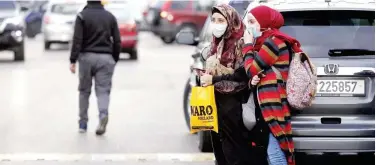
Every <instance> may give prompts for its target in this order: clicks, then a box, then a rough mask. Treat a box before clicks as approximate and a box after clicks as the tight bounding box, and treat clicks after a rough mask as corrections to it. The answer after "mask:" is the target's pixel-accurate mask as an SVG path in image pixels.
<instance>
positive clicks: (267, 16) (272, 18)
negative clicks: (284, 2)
mask: <svg viewBox="0 0 376 165" xmlns="http://www.w3.org/2000/svg"><path fill="white" fill-rule="evenodd" d="M249 13H251V14H252V15H253V16H254V17H255V18H256V20H257V22H258V23H259V24H260V28H261V29H268V30H266V31H264V32H262V35H261V36H260V37H258V38H257V39H256V43H255V46H254V50H256V51H258V50H260V48H261V46H262V45H263V43H264V41H265V40H266V39H267V38H269V37H271V36H275V37H277V38H279V39H281V40H283V41H285V42H288V43H289V44H290V45H291V47H292V50H293V51H294V52H302V50H301V49H300V43H299V41H297V40H296V39H295V38H292V37H290V36H288V35H287V34H284V33H282V32H281V31H279V28H281V27H282V26H283V24H284V23H285V20H284V19H283V16H282V14H281V13H280V12H278V11H277V10H274V9H272V8H270V7H268V6H258V7H255V8H253V9H252V10H251V11H249Z"/></svg>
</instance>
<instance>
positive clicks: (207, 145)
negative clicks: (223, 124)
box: [198, 131, 213, 152]
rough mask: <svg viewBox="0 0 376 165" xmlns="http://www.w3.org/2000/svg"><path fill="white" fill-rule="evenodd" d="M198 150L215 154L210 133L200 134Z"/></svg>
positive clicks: (202, 132) (203, 132) (201, 132)
mask: <svg viewBox="0 0 376 165" xmlns="http://www.w3.org/2000/svg"><path fill="white" fill-rule="evenodd" d="M198 149H199V150H200V151H201V152H213V147H212V142H211V137H210V131H200V132H198Z"/></svg>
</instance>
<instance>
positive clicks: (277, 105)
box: [243, 37, 295, 165]
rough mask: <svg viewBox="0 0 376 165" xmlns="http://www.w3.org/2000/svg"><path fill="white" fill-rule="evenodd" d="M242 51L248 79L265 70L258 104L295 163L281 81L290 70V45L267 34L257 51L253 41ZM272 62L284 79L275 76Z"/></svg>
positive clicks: (284, 89) (283, 147)
mask: <svg viewBox="0 0 376 165" xmlns="http://www.w3.org/2000/svg"><path fill="white" fill-rule="evenodd" d="M243 54H244V58H245V61H244V67H245V70H246V73H247V75H248V76H249V78H250V80H252V77H253V76H254V75H257V74H258V73H259V72H260V71H263V73H264V74H265V77H263V78H261V80H260V82H259V84H258V85H257V92H258V102H259V103H258V104H259V106H260V109H261V113H262V116H263V117H264V119H265V122H266V123H267V124H268V126H269V128H270V131H271V132H272V133H273V135H274V136H275V137H276V138H277V139H278V141H279V144H280V147H281V148H282V150H283V151H284V152H285V155H286V156H287V161H288V164H289V165H294V164H295V159H294V143H293V140H292V129H291V115H290V108H289V104H288V101H287V98H286V88H285V83H284V82H285V81H286V79H287V76H288V70H289V63H290V62H289V59H290V58H289V57H290V53H289V49H288V47H287V45H286V43H285V42H284V41H283V40H281V39H278V38H276V37H269V38H267V39H266V40H265V42H264V43H263V45H262V47H261V49H260V50H259V51H258V52H256V51H253V46H252V45H245V46H244V48H243ZM271 66H274V67H275V68H277V69H278V70H279V71H280V72H281V75H282V78H283V80H280V79H278V80H277V76H276V74H275V73H274V71H273V70H272V69H271Z"/></svg>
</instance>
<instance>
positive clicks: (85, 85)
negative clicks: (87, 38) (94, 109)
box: [78, 53, 115, 123]
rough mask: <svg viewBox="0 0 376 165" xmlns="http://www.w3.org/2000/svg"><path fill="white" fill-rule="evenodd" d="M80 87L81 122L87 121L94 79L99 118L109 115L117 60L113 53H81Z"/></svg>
mask: <svg viewBox="0 0 376 165" xmlns="http://www.w3.org/2000/svg"><path fill="white" fill-rule="evenodd" d="M78 60H79V61H78V62H79V72H78V74H79V87H78V90H79V91H80V100H79V106H80V121H79V122H80V123H87V121H88V112H87V111H88V109H89V98H90V94H91V87H92V82H93V79H94V80H95V94H96V95H97V103H98V109H99V118H100V119H102V118H103V117H105V116H107V115H108V106H109V103H110V93H111V88H112V75H113V74H114V68H115V61H114V59H113V57H112V56H111V54H101V53H81V54H80V56H79V59H78Z"/></svg>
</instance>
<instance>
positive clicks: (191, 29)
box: [178, 24, 198, 45]
mask: <svg viewBox="0 0 376 165" xmlns="http://www.w3.org/2000/svg"><path fill="white" fill-rule="evenodd" d="M178 32H192V33H193V35H194V36H195V37H196V36H198V30H197V28H196V26H194V25H193V24H183V25H182V26H181V27H180V28H179V30H178ZM192 45H195V43H194V44H192Z"/></svg>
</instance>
